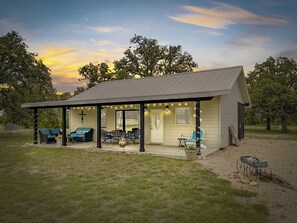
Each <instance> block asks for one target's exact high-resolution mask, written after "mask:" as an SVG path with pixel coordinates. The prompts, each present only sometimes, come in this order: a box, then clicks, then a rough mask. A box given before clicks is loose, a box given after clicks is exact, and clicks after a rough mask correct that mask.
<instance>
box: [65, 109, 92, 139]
mask: <svg viewBox="0 0 297 223" xmlns="http://www.w3.org/2000/svg"><path fill="white" fill-rule="evenodd" d="M81 111H82V109H70V122H69V128H70V131H71V132H73V131H75V130H76V129H77V128H78V127H89V128H93V129H94V131H93V140H94V141H96V135H97V109H96V108H95V109H88V108H84V109H83V111H84V114H86V115H84V122H83V123H81V116H80V115H79V113H81Z"/></svg>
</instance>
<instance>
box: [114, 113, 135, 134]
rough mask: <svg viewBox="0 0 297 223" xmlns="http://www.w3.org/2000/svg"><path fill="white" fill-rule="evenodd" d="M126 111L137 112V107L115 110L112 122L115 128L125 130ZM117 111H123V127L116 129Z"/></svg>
mask: <svg viewBox="0 0 297 223" xmlns="http://www.w3.org/2000/svg"><path fill="white" fill-rule="evenodd" d="M126 111H137V112H138V114H139V109H119V110H115V113H114V120H115V121H114V124H115V130H122V131H124V132H126V114H125V113H126ZM117 112H123V115H122V118H123V129H117ZM138 126H139V121H138Z"/></svg>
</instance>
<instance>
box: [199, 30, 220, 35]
mask: <svg viewBox="0 0 297 223" xmlns="http://www.w3.org/2000/svg"><path fill="white" fill-rule="evenodd" d="M195 33H201V34H206V35H210V36H222V35H223V34H222V33H219V32H215V31H209V30H198V31H195Z"/></svg>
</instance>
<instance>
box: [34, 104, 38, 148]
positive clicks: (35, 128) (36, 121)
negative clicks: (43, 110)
mask: <svg viewBox="0 0 297 223" xmlns="http://www.w3.org/2000/svg"><path fill="white" fill-rule="evenodd" d="M33 111H34V116H33V144H37V143H38V142H37V126H38V111H37V108H34V109H33Z"/></svg>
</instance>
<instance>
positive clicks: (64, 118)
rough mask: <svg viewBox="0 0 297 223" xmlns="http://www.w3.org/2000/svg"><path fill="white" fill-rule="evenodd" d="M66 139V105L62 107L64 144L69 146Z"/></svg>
mask: <svg viewBox="0 0 297 223" xmlns="http://www.w3.org/2000/svg"><path fill="white" fill-rule="evenodd" d="M66 141H67V139H66V107H62V146H67V143H66Z"/></svg>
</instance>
